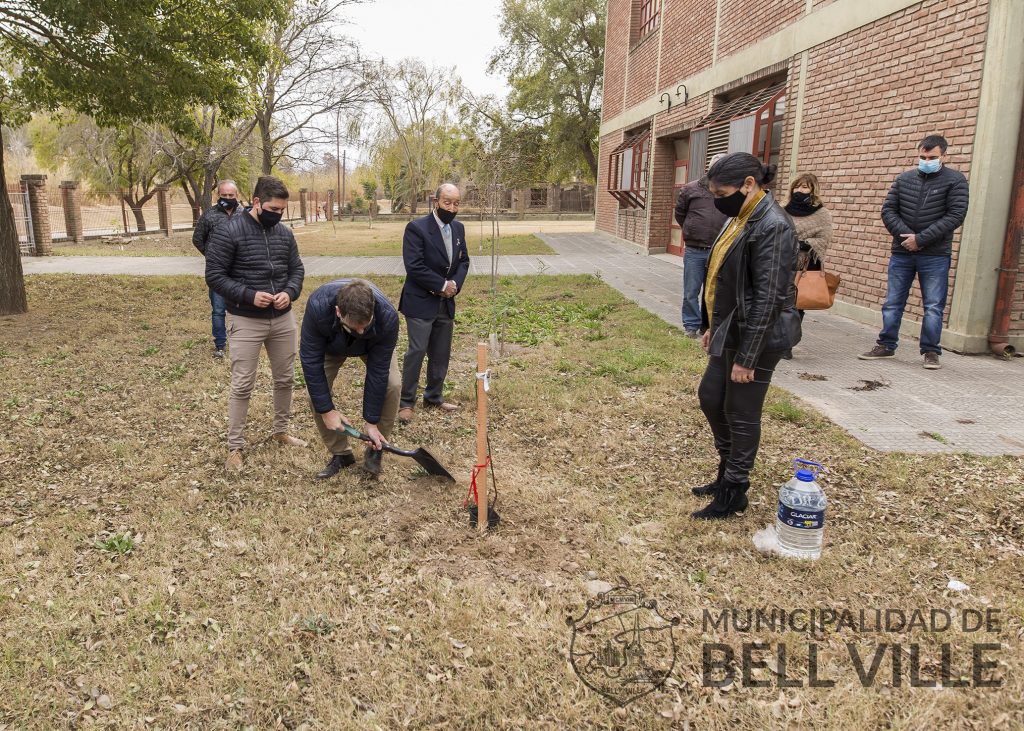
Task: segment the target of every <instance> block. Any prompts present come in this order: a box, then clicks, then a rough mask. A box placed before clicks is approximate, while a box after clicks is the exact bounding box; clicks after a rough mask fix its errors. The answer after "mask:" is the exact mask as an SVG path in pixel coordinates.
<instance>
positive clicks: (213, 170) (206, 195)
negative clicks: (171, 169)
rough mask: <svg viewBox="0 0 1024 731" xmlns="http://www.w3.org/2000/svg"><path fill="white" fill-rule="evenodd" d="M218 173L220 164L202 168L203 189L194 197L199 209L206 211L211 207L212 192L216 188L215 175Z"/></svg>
mask: <svg viewBox="0 0 1024 731" xmlns="http://www.w3.org/2000/svg"><path fill="white" fill-rule="evenodd" d="M219 171H220V163H219V162H218V163H216V164H215V165H213V166H210V165H208V166H207V167H205V168H203V189H202V190H201V191H200V192H199V195H198V196H196V197H197V199H198V200H199V203H200V206H199V207H200V209H202V210H204V211H205V210H206V209H207V208H209V207H210V206H211V205H213V198H212V196H213V190H214V188H216V187H217V173H218V172H219Z"/></svg>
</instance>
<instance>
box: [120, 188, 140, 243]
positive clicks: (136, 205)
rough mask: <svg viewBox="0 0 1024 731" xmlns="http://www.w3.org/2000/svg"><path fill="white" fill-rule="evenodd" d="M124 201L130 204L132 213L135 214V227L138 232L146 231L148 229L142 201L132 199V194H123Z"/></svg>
mask: <svg viewBox="0 0 1024 731" xmlns="http://www.w3.org/2000/svg"><path fill="white" fill-rule="evenodd" d="M121 197H122V198H123V199H124V202H125V203H127V204H128V208H130V209H131V212H132V215H133V216H135V228H136V229H137V230H138V232H139V233H140V234H141V233H145V231H146V217H145V216H144V215H143V214H142V203H141V202H139V201H136V200H133V199H132V196H130V195H124V196H121Z"/></svg>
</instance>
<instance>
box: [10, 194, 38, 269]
mask: <svg viewBox="0 0 1024 731" xmlns="http://www.w3.org/2000/svg"><path fill="white" fill-rule="evenodd" d="M7 197H8V198H9V199H10V201H11V208H13V209H14V230H15V231H17V232H18V248H20V249H21V253H22V254H25V255H26V256H35V253H36V243H35V238H34V237H33V235H32V209H31V208H30V207H29V204H28V191H27V190H25V188H24V186H22V185H8V186H7Z"/></svg>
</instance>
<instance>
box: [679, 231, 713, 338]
mask: <svg viewBox="0 0 1024 731" xmlns="http://www.w3.org/2000/svg"><path fill="white" fill-rule="evenodd" d="M710 257H711V249H697V248H694V247H692V246H687V247H686V248H685V249H683V329H684V330H700V292H701V290H702V289H703V288H704V278H705V277H707V274H708V259H709V258H710Z"/></svg>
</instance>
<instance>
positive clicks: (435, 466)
mask: <svg viewBox="0 0 1024 731" xmlns="http://www.w3.org/2000/svg"><path fill="white" fill-rule="evenodd" d="M341 431H343V432H345V434H347V435H348V436H350V437H355V438H356V439H362V440H363V441H364V442H369V441H370V437H368V436H366V435H365V434H363V433H362V432H361V431H359V430H358V429H356V428H355V427H354V426H352V425H350V424H343V425H342V429H341ZM384 451H385V452H391V453H392V454H397V455H398V456H400V457H412V458H413V459H414V460H416V463H417V464H418V465H419V466H420V467H422V468H423V469H424V470H426V471H427V474H428V475H436V476H438V477H444V478H445V479H448V480H451V481H452V482H455V478H454V477H452V476H451V474H450V473H449V472H448V470H446V469H445V468H444V467H442V466H441V463H440V462H438V461H437V458H436V457H435V456H434V455H432V454H431V453H430V452H428V451H427V450H425V449H424V448H423V447H418V448H416V449H408V450H407V449H399V448H398V447H392V446H391V445H390V444H385V445H384Z"/></svg>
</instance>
